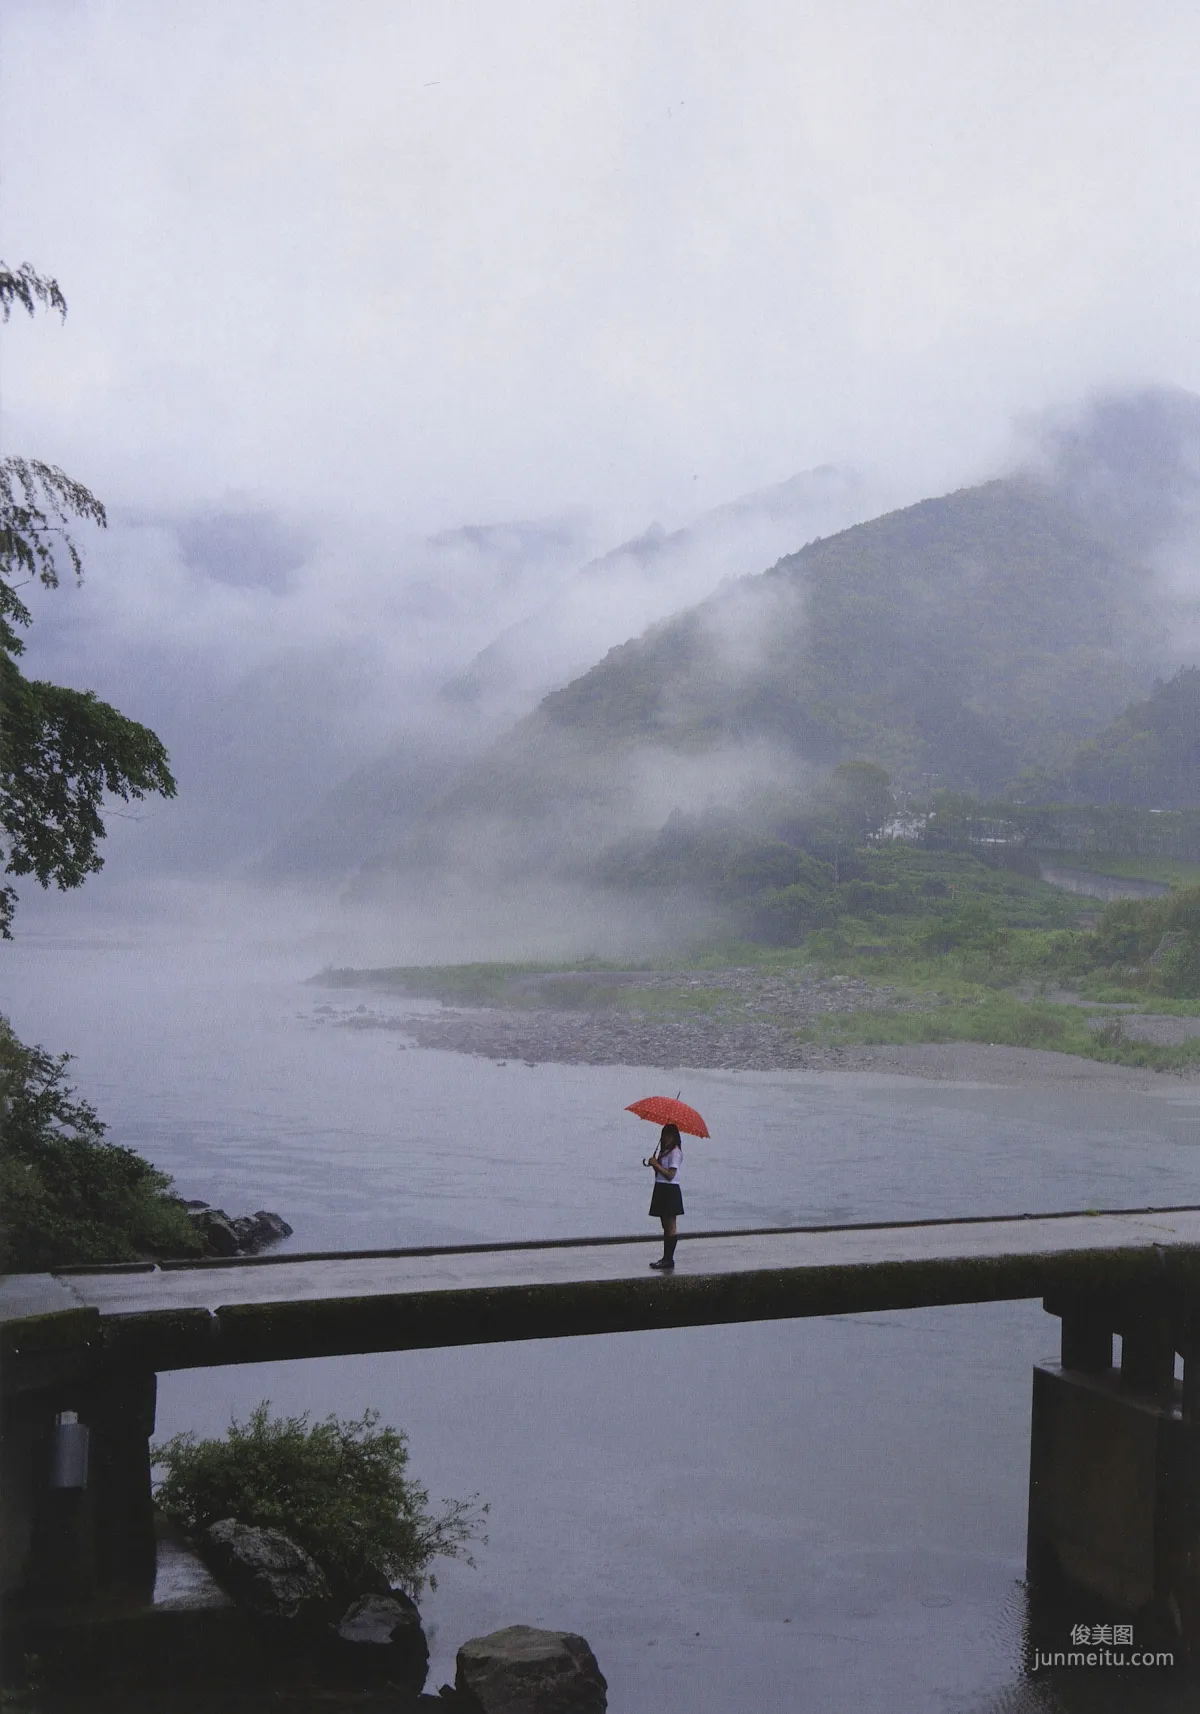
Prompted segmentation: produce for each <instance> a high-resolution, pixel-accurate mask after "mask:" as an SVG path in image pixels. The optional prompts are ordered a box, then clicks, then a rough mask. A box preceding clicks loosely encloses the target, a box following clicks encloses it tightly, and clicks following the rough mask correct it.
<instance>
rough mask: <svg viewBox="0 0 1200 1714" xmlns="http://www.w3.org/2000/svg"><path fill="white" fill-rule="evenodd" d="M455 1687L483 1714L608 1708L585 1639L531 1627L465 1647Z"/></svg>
mask: <svg viewBox="0 0 1200 1714" xmlns="http://www.w3.org/2000/svg"><path fill="white" fill-rule="evenodd" d="M454 1687H455V1690H456V1691H457V1692H458V1693H459V1694H460V1696H462V1697H463V1699H464V1702H465V1703H466V1706H467V1707H469V1708H478V1709H480V1710H481V1711H482V1714H604V1711H605V1709H607V1707H608V1695H607V1692H608V1685H607V1683H606V1681H605V1679H604V1676H603V1674H602V1673H601V1671H600V1668H599V1666H598V1665H597V1664H596V1657H595V1655H594V1654H593V1653H592V1651H591V1649H590V1648H589V1647H588V1645H587V1643H586V1642H585V1641H584V1640H583V1638H582V1637H577V1636H575V1635H574V1634H573V1632H571V1631H538V1630H535V1629H534V1628H533V1627H532V1626H531V1625H509V1626H507V1627H506V1628H505V1629H504V1630H502V1631H493V1632H492V1634H491V1635H490V1636H487V1637H472V1638H471V1640H470V1642H468V1643H464V1644H463V1646H462V1648H460V1649H459V1651H458V1672H457V1675H456V1677H455V1681H454ZM472 1698H473V1700H472Z"/></svg>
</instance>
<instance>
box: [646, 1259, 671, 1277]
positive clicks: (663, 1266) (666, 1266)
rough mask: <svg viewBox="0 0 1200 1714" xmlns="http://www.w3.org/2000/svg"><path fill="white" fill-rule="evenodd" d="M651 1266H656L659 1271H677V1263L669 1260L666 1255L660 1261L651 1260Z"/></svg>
mask: <svg viewBox="0 0 1200 1714" xmlns="http://www.w3.org/2000/svg"><path fill="white" fill-rule="evenodd" d="M650 1266H651V1267H652V1268H656V1269H657V1270H658V1272H659V1273H673V1272H674V1271H675V1263H674V1262H673V1261H670V1262H669V1261H668V1260H667V1258H666V1257H665V1256H663V1257H662V1259H661V1260H660V1261H657V1262H651V1264H650Z"/></svg>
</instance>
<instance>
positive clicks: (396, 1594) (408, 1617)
mask: <svg viewBox="0 0 1200 1714" xmlns="http://www.w3.org/2000/svg"><path fill="white" fill-rule="evenodd" d="M335 1635H336V1637H337V1640H338V1657H339V1659H340V1660H341V1661H342V1663H343V1664H344V1665H346V1666H349V1667H351V1668H352V1669H353V1670H354V1671H355V1672H358V1671H360V1670H361V1671H363V1672H366V1673H371V1674H375V1673H382V1674H383V1675H384V1676H385V1677H387V1678H389V1679H391V1680H393V1681H399V1682H401V1683H403V1684H404V1686H405V1687H406V1688H407V1689H408V1690H410V1691H413V1692H417V1691H419V1690H421V1689H422V1687H423V1686H424V1683H425V1674H426V1673H427V1672H428V1670H429V1644H428V1643H427V1642H426V1640H425V1632H424V1630H423V1629H422V1628H421V1615H420V1613H419V1612H418V1611H417V1605H416V1602H415V1601H412V1600H410V1599H409V1597H408V1596H407V1595H405V1594H403V1593H402V1592H401V1591H400V1590H398V1589H394V1590H393V1591H392V1593H391V1594H390V1595H363V1596H362V1597H360V1599H359V1600H357V1601H356V1602H355V1603H354V1605H353V1606H352V1607H351V1608H350V1609H349V1610H348V1612H347V1613H346V1614H345V1616H344V1617H343V1618H342V1620H341V1622H340V1624H338V1625H337V1626H335Z"/></svg>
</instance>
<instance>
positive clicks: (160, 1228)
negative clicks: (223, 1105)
mask: <svg viewBox="0 0 1200 1714" xmlns="http://www.w3.org/2000/svg"><path fill="white" fill-rule="evenodd" d="M69 1061H70V1055H69V1054H59V1055H58V1056H55V1055H53V1054H49V1053H47V1052H46V1051H45V1050H44V1049H43V1048H40V1047H26V1046H25V1044H24V1043H23V1042H21V1041H18V1039H17V1037H16V1036H15V1035H14V1034H13V1032H12V1029H11V1027H10V1025H9V1023H8V1020H7V1019H6V1018H3V1017H0V1271H2V1272H5V1273H24V1272H37V1271H40V1270H43V1269H48V1268H57V1267H67V1266H70V1265H71V1264H72V1263H81V1262H126V1261H136V1260H137V1259H139V1258H140V1257H143V1256H196V1255H200V1254H202V1253H203V1252H204V1250H205V1248H206V1245H205V1241H204V1238H203V1236H202V1235H201V1234H200V1233H199V1232H198V1231H197V1230H196V1228H195V1226H194V1225H193V1224H192V1222H191V1221H190V1220H189V1219H188V1217H187V1214H186V1212H185V1211H184V1209H183V1208H182V1207H181V1206H180V1205H179V1203H178V1202H176V1201H175V1200H174V1199H173V1198H172V1197H171V1196H170V1194H169V1192H170V1186H171V1181H170V1179H169V1178H168V1177H167V1175H166V1173H163V1172H159V1171H158V1169H157V1168H156V1167H154V1166H152V1165H151V1164H150V1162H149V1161H147V1160H144V1159H143V1158H142V1156H141V1155H139V1154H138V1153H137V1152H136V1151H135V1150H133V1149H128V1148H122V1147H121V1146H120V1145H119V1144H116V1143H109V1142H105V1140H104V1133H105V1126H104V1123H103V1121H102V1120H101V1119H100V1118H99V1117H98V1115H97V1113H96V1111H95V1109H94V1108H93V1107H92V1106H90V1105H89V1104H88V1102H86V1101H78V1100H76V1099H75V1098H74V1091H73V1090H72V1089H70V1088H69V1087H68V1086H67V1085H66V1083H65V1081H64V1078H65V1073H66V1067H67V1065H68V1063H69Z"/></svg>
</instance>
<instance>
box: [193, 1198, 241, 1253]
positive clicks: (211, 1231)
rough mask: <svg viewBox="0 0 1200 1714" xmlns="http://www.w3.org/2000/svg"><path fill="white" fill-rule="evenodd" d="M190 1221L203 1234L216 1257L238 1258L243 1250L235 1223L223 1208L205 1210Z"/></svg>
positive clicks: (194, 1215)
mask: <svg viewBox="0 0 1200 1714" xmlns="http://www.w3.org/2000/svg"><path fill="white" fill-rule="evenodd" d="M190 1219H191V1220H192V1222H193V1223H194V1225H195V1226H197V1227H198V1229H199V1230H200V1231H201V1232H202V1233H203V1235H204V1237H205V1239H206V1241H207V1243H208V1247H209V1249H210V1250H211V1251H212V1252H213V1254H214V1256H236V1255H237V1254H238V1252H239V1250H240V1249H241V1244H240V1242H239V1240H238V1235H237V1233H236V1232H235V1231H234V1228H233V1222H232V1220H230V1218H229V1216H228V1214H226V1212H225V1210H224V1209H223V1208H204V1209H201V1211H200V1212H199V1213H198V1214H193V1215H191V1216H190Z"/></svg>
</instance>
